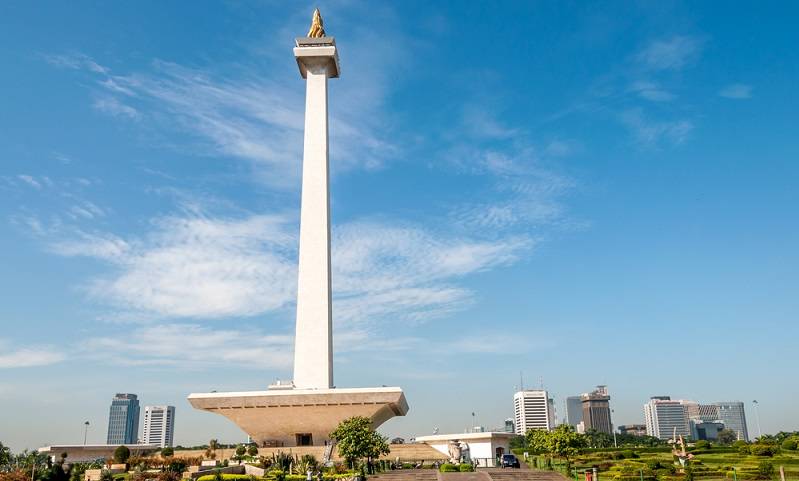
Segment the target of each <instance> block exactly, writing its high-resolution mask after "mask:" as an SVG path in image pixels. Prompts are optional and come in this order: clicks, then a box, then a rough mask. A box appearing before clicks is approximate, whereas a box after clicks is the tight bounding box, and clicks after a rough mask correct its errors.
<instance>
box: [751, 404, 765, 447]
mask: <svg viewBox="0 0 799 481" xmlns="http://www.w3.org/2000/svg"><path fill="white" fill-rule="evenodd" d="M752 404H753V405H754V407H755V420H756V421H757V437H758V438H761V437H763V432H762V431H761V430H760V412H759V411H758V409H757V399H755V400H753V401H752Z"/></svg>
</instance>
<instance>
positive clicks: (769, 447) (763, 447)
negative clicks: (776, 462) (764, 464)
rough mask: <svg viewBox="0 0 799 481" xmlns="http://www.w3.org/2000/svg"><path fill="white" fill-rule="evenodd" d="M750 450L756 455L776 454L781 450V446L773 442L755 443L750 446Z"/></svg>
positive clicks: (769, 455)
mask: <svg viewBox="0 0 799 481" xmlns="http://www.w3.org/2000/svg"><path fill="white" fill-rule="evenodd" d="M749 452H750V453H751V454H753V455H755V456H768V457H771V456H774V455H775V454H777V453H778V452H779V448H778V447H777V446H775V445H773V444H753V445H751V446H749Z"/></svg>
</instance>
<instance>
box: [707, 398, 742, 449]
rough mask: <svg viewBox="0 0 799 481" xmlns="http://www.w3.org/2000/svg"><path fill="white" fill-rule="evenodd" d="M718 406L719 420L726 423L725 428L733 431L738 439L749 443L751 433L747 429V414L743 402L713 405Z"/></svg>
mask: <svg viewBox="0 0 799 481" xmlns="http://www.w3.org/2000/svg"><path fill="white" fill-rule="evenodd" d="M713 404H714V405H716V406H718V413H719V419H720V420H721V421H722V422H723V423H724V428H725V429H729V430H731V431H733V432H734V433H735V434H737V435H738V439H740V440H743V441H747V442H748V441H749V431H748V430H747V429H746V413H745V412H744V403H743V402H741V401H732V402H718V403H713Z"/></svg>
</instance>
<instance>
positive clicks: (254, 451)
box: [247, 444, 258, 456]
mask: <svg viewBox="0 0 799 481" xmlns="http://www.w3.org/2000/svg"><path fill="white" fill-rule="evenodd" d="M247 454H249V455H250V456H258V446H256V445H255V444H250V445H249V446H248V447H247Z"/></svg>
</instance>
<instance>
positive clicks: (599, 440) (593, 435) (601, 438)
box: [585, 429, 613, 448]
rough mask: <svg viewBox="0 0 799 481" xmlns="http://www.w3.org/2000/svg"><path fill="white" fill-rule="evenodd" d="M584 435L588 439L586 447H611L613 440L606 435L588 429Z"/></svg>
mask: <svg viewBox="0 0 799 481" xmlns="http://www.w3.org/2000/svg"><path fill="white" fill-rule="evenodd" d="M585 435H586V437H587V438H588V445H589V446H591V447H592V448H609V447H611V446H613V438H612V437H611V436H610V434H608V433H603V432H600V431H597V430H596V429H589V430H588V431H586V432H585Z"/></svg>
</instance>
